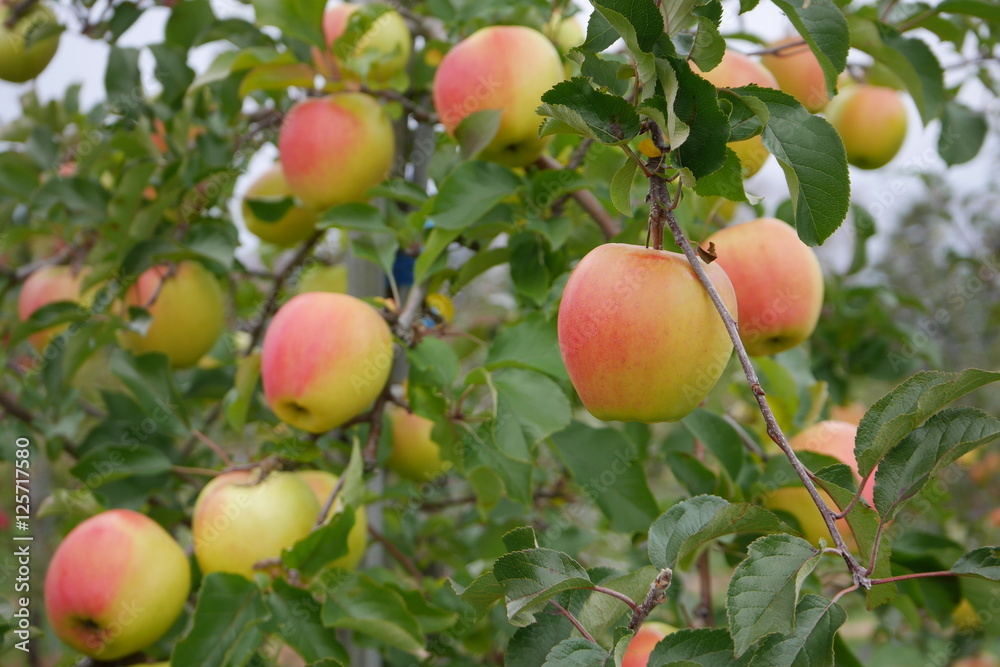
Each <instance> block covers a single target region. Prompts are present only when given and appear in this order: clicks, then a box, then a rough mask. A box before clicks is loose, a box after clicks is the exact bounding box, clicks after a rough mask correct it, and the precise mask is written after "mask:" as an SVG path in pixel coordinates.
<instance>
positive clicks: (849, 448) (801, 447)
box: [788, 419, 875, 507]
mask: <svg viewBox="0 0 1000 667" xmlns="http://www.w3.org/2000/svg"><path fill="white" fill-rule="evenodd" d="M857 435H858V427H857V425H856V424H850V423H848V422H842V421H836V420H834V419H830V420H827V421H821V422H816V423H815V424H813V425H812V426H809V427H808V428H805V429H803V430H802V431H800V432H799V433H798V434H797V435H796V436H795V437H794V438H792V439H791V440H790V441H789V442H788V444H790V445H791V446H792V449H794V450H795V451H797V452H816V453H817V454H825V455H826V456H832V457H833V458H835V459H837V460H838V461H840V462H841V463H844V464H846V465H848V466H850V467H851V470H852V471H853V472H854V478H855V479H856V480H857V481H858V483H860V482H861V476H860V475H859V474H858V460H857V459H856V458H855V457H854V439H855V438H856V437H857ZM874 491H875V478H874V476H873V477H871V478H869V479H868V483H867V484H865V488H864V490H863V491H862V492H861V497H862V498H864V499H865V500H867V501H868V505H869V506H871V507H874V506H875V501H873V500H872V493H873V492H874Z"/></svg>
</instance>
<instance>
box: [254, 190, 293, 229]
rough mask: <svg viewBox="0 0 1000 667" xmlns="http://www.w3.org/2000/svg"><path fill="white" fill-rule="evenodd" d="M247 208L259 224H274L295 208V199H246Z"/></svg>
mask: <svg viewBox="0 0 1000 667" xmlns="http://www.w3.org/2000/svg"><path fill="white" fill-rule="evenodd" d="M243 201H244V203H246V205H247V208H249V209H250V212H251V213H253V216H254V217H255V218H258V219H259V220H260V221H261V222H267V223H275V222H279V221H280V220H281V219H282V218H284V217H285V214H287V213H288V212H289V211H290V210H292V209H293V208H294V207H295V199H294V198H292V197H290V196H288V197H246V198H245V199H244V200H243Z"/></svg>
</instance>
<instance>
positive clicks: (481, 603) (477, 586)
mask: <svg viewBox="0 0 1000 667" xmlns="http://www.w3.org/2000/svg"><path fill="white" fill-rule="evenodd" d="M459 597H461V598H462V600H463V601H464V602H465V603H466V604H468V605H469V606H470V607H472V609H473V611H474V612H475V616H476V619H479V618H482V616H483V615H484V614H486V612H488V611H489V610H490V609H492V608H493V605H495V604H496V603H497V602H500V600H502V599H503V586H501V585H500V582H498V581H497V578H496V577H495V576H493V570H489V571H488V572H484V573H483V574H481V575H479V576H478V577H476V578H475V579H474V580H473V581H472V583H471V584H469V586H468V587H467V588H466V589H465V590H464V591H462V592H461V593H460V594H459Z"/></svg>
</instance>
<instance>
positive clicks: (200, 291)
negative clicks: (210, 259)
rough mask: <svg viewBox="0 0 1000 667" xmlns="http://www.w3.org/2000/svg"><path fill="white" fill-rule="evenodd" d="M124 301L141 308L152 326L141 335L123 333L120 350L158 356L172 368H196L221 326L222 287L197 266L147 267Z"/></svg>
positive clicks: (203, 268) (187, 263) (210, 274)
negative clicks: (166, 359)
mask: <svg viewBox="0 0 1000 667" xmlns="http://www.w3.org/2000/svg"><path fill="white" fill-rule="evenodd" d="M123 302H124V305H125V306H126V307H132V306H137V307H141V308H145V309H146V310H148V311H149V314H150V316H151V317H152V320H153V321H152V323H151V324H150V325H149V329H148V330H147V331H146V334H145V335H142V334H139V333H137V332H134V331H128V332H125V333H123V334H122V336H121V341H122V345H123V346H124V347H126V348H128V349H130V350H132V351H133V352H135V353H136V354H144V353H146V352H162V353H163V354H165V355H167V357H169V358H170V363H171V364H173V365H174V366H175V367H177V368H186V367H188V366H192V365H194V364H195V363H197V362H198V360H199V359H200V358H201V357H202V356H203V355H204V354H205V353H206V352H208V351H209V350H210V349H211V347H212V345H213V344H214V343H215V341H216V340H217V339H218V338H219V334H221V333H222V327H223V325H224V323H225V322H224V319H225V318H224V315H225V312H224V311H225V301H224V298H223V293H222V287H221V286H220V285H219V281H218V280H216V279H215V276H213V275H212V273H211V272H210V271H209V270H208V269H206V268H205V267H204V266H202V265H201V264H199V263H198V262H193V261H185V262H181V263H180V264H177V265H174V266H168V265H159V266H154V267H151V268H150V269H148V270H147V271H145V272H144V273H143V274H142V275H141V276H139V279H138V280H137V281H136V282H135V284H133V285H132V286H131V287H130V288H129V289H128V292H127V293H126V295H125V298H124V300H123Z"/></svg>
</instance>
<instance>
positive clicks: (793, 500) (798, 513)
mask: <svg viewBox="0 0 1000 667" xmlns="http://www.w3.org/2000/svg"><path fill="white" fill-rule="evenodd" d="M817 490H818V491H819V496H820V498H822V499H823V502H825V503H826V505H827V507H829V508H830V509H832V510H833V511H834V512H837V511H838V508H837V504H836V503H834V502H833V499H832V498H831V497H830V495H829V494H828V493H827V492H826V491H823V490H822V489H817ZM762 504H763V505H764V507H766V508H768V509H769V510H772V511H778V512H785V513H787V514H789V515H791V516H793V517H795V519H796V521H798V523H799V529H800V532H801V533H802V537H804V538H805V539H806V541H807V542H809V543H811V544H812V545H813V546H817V547H818V546H819V541H820V539H824V540H826V542H827V544H830V543H831V542H832V540H833V538H832V537H830V531H829V530H827V528H826V522H825V521H823V515H821V514H820V513H819V508H818V507H816V503H814V502H813V499H812V496H810V495H809V492H808V491H807V490H806V489H805V487H801V486H788V487H784V488H780V489H775V490H774V491H771V492H769V493H767V494H765V496H764V498H763V503H762ZM837 530H839V531H840V535H841V537H843V538H844V542H845V543H846V544H847V546H849V547H852V548H854V547H855V541H854V535H853V534H851V528H850V526H848V525H847V519H839V520H838V521H837Z"/></svg>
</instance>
